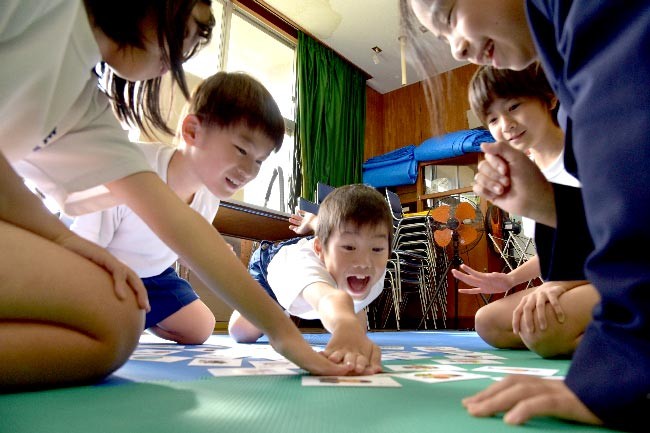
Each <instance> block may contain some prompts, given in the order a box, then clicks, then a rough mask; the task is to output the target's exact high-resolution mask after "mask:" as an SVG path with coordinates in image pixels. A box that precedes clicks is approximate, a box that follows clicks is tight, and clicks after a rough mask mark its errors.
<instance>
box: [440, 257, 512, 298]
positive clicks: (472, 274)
mask: <svg viewBox="0 0 650 433" xmlns="http://www.w3.org/2000/svg"><path fill="white" fill-rule="evenodd" d="M460 269H461V270H462V271H463V272H461V271H459V270H456V269H452V270H451V273H452V275H453V276H454V278H457V279H458V280H460V281H462V282H463V283H465V284H467V285H468V286H473V287H472V288H471V289H458V292H459V293H465V294H467V295H476V294H480V293H483V294H493V293H504V292H507V291H508V290H510V289H511V288H512V286H513V284H512V282H511V281H510V278H509V277H508V274H504V273H502V272H489V273H488V272H478V271H475V270H474V269H472V268H470V267H469V266H467V265H465V264H462V265H460Z"/></svg>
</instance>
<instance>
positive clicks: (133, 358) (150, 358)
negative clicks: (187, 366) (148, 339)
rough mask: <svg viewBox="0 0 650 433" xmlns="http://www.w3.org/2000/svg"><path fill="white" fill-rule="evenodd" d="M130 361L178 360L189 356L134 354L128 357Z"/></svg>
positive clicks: (186, 358) (183, 359) (184, 359)
mask: <svg viewBox="0 0 650 433" xmlns="http://www.w3.org/2000/svg"><path fill="white" fill-rule="evenodd" d="M129 359H130V360H131V361H147V362H178V361H186V360H188V359H192V358H189V357H187V356H160V355H149V354H140V355H138V354H135V355H131V357H130V358H129Z"/></svg>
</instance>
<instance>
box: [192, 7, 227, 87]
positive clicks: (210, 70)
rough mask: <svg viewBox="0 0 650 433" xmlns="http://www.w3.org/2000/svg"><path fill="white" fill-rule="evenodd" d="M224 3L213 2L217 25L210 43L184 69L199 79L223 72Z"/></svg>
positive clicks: (213, 12)
mask: <svg viewBox="0 0 650 433" xmlns="http://www.w3.org/2000/svg"><path fill="white" fill-rule="evenodd" d="M223 9H224V8H223V3H222V2H221V1H220V0H212V14H213V15H214V19H215V21H216V24H215V26H214V29H213V30H212V39H211V40H210V43H209V44H208V45H206V46H205V47H203V49H202V50H201V51H199V52H198V54H196V55H195V56H194V57H192V58H191V59H189V60H188V61H187V62H185V63H184V64H183V69H185V71H187V72H190V73H192V74H194V75H196V76H197V77H201V78H207V77H209V76H210V75H214V74H215V73H217V72H219V71H220V70H221V29H222V26H223Z"/></svg>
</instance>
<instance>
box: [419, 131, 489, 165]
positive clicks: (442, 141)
mask: <svg viewBox="0 0 650 433" xmlns="http://www.w3.org/2000/svg"><path fill="white" fill-rule="evenodd" d="M492 142H494V138H493V137H492V134H490V131H487V130H483V129H469V130H462V131H456V132H451V133H449V134H444V135H439V136H436V137H431V138H428V139H426V140H424V141H423V142H422V143H421V144H420V145H419V146H417V147H416V148H415V151H414V156H415V160H416V161H435V160H438V159H445V158H453V157H455V156H460V155H463V154H465V153H468V152H480V151H481V143H492Z"/></svg>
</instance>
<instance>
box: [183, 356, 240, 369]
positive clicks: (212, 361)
mask: <svg viewBox="0 0 650 433" xmlns="http://www.w3.org/2000/svg"><path fill="white" fill-rule="evenodd" d="M241 364H242V360H241V358H240V359H230V358H199V357H196V358H194V359H193V360H192V362H190V363H189V364H187V365H192V366H196V367H241Z"/></svg>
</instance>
